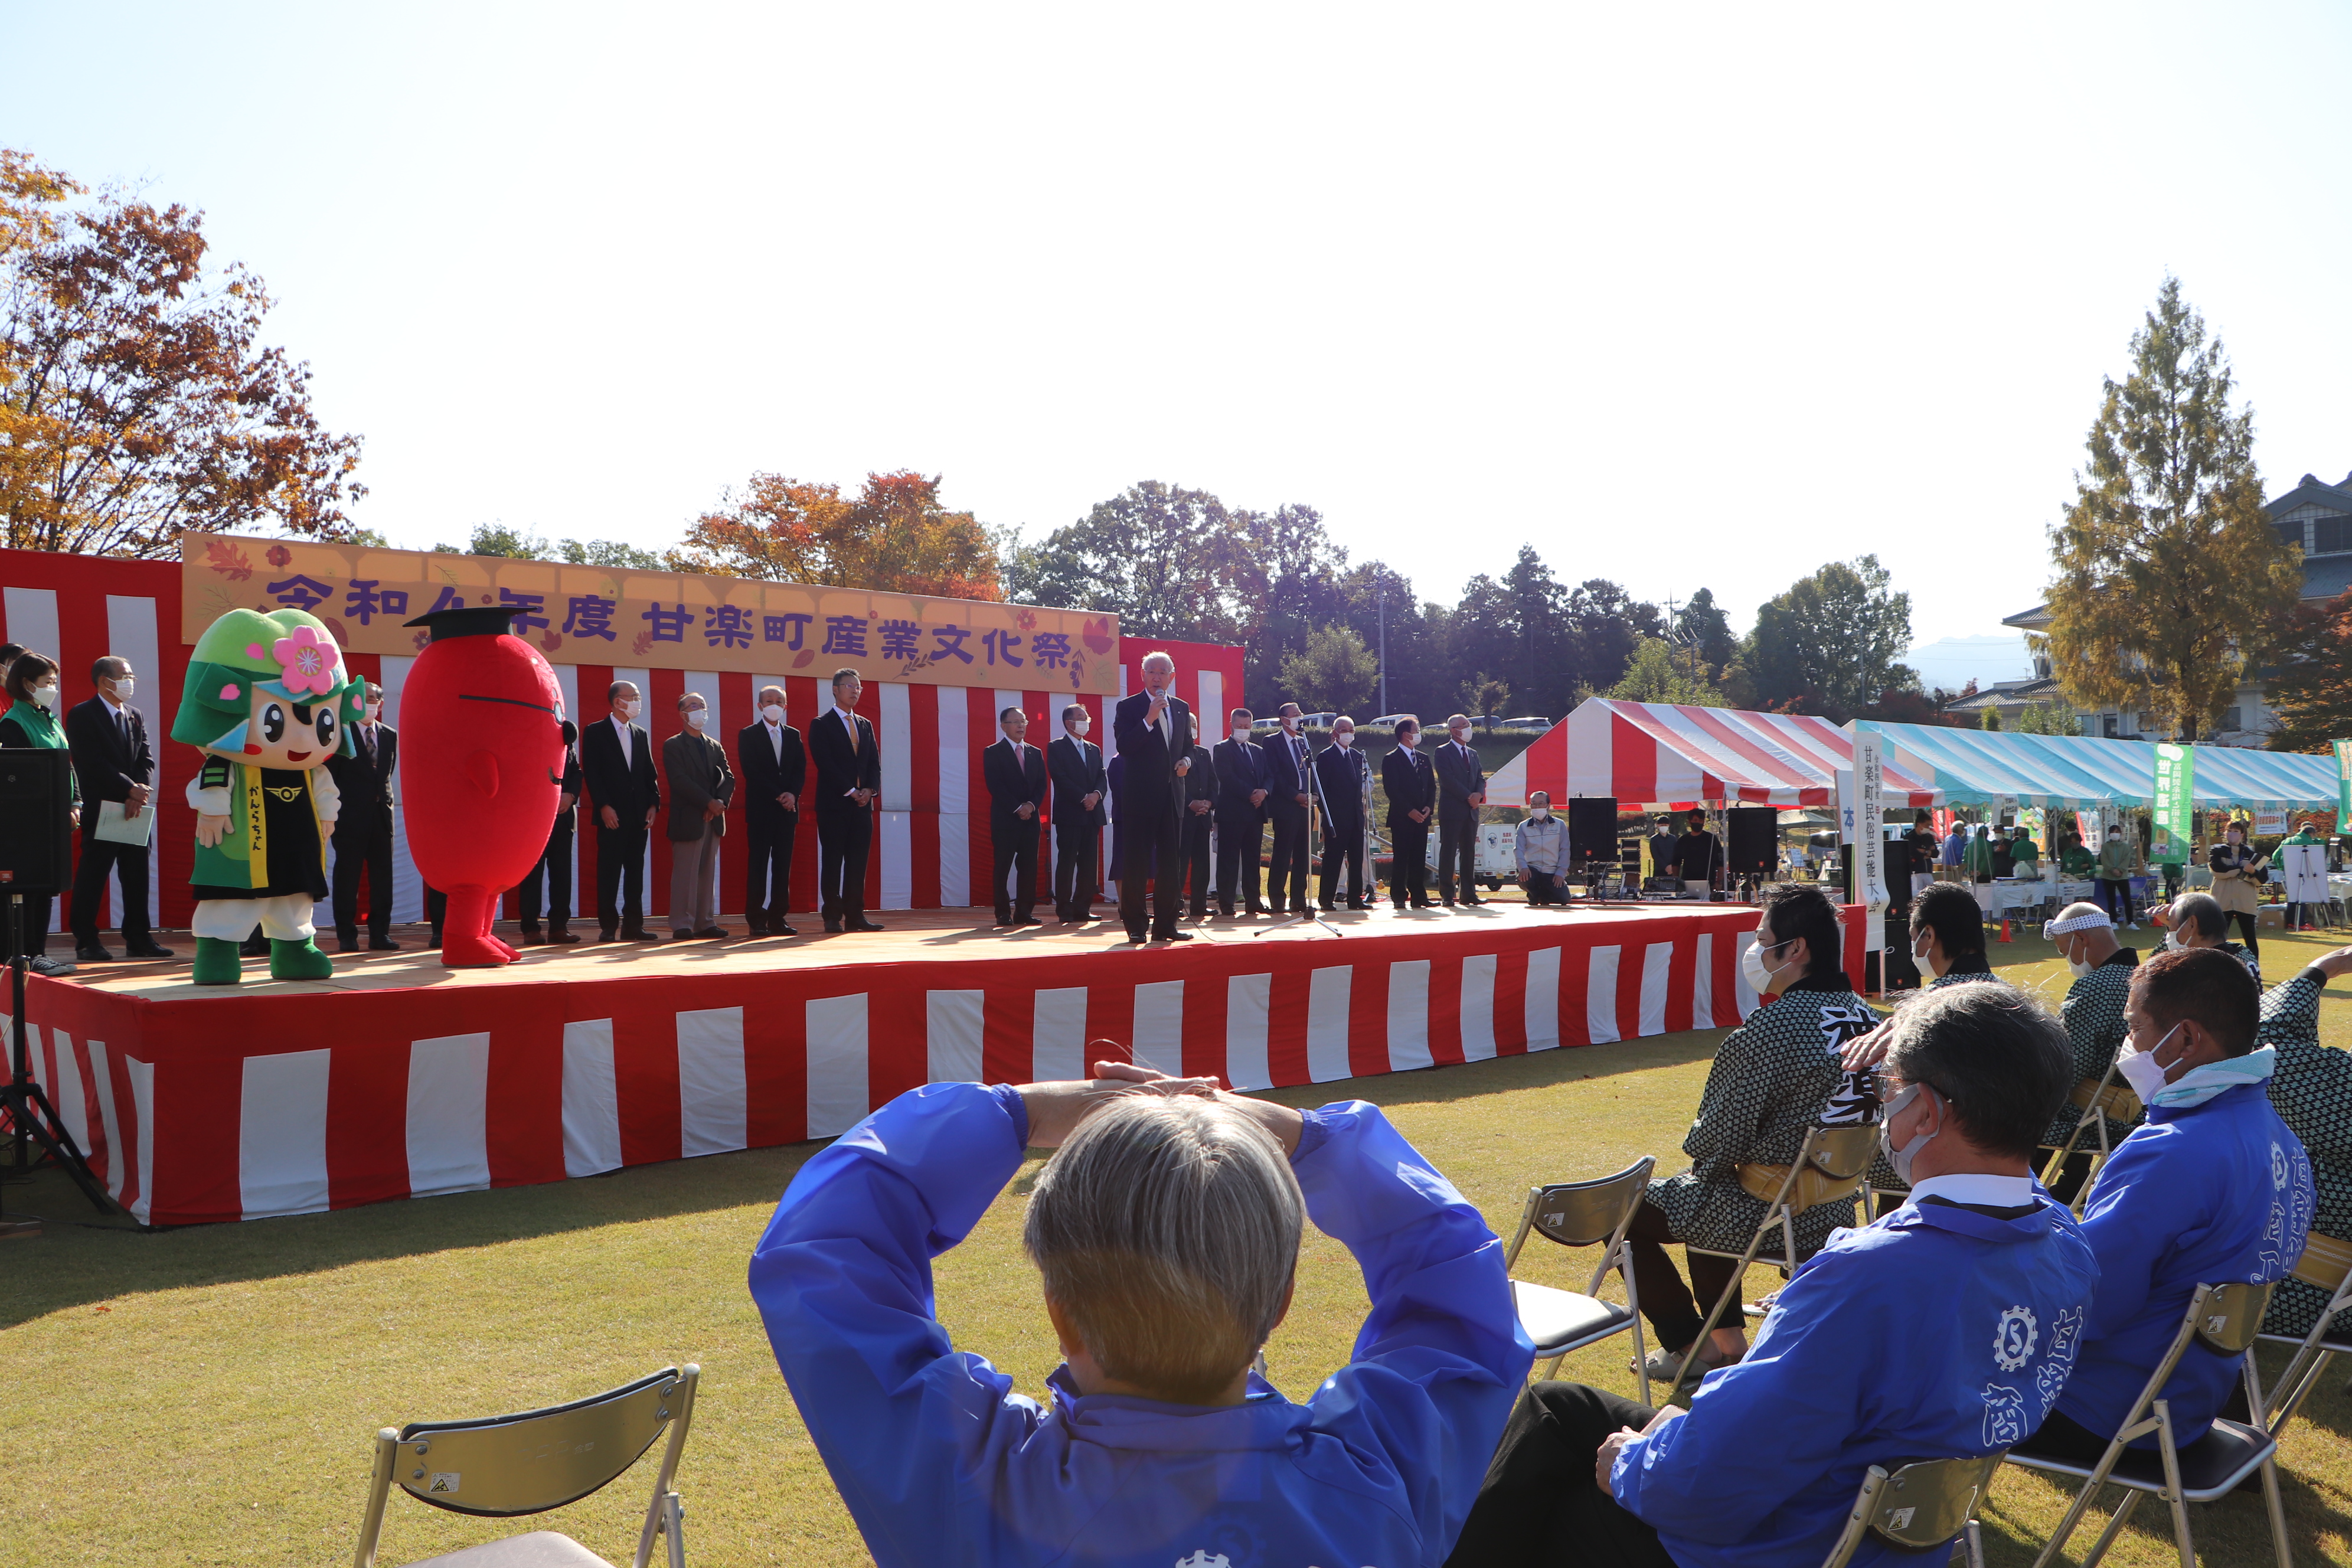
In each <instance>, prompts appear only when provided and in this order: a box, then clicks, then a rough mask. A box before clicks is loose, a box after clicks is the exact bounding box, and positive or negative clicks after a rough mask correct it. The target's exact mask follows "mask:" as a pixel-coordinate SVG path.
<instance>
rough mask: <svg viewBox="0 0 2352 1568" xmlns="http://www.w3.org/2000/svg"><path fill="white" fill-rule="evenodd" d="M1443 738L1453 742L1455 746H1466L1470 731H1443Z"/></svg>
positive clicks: (1468, 741)
mask: <svg viewBox="0 0 2352 1568" xmlns="http://www.w3.org/2000/svg"><path fill="white" fill-rule="evenodd" d="M1445 738H1446V739H1447V740H1449V741H1451V742H1454V744H1455V745H1457V746H1466V745H1468V744H1469V743H1470V731H1467V730H1448V731H1445Z"/></svg>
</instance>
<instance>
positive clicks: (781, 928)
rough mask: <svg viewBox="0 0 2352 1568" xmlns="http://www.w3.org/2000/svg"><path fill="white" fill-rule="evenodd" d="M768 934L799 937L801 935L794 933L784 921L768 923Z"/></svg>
mask: <svg viewBox="0 0 2352 1568" xmlns="http://www.w3.org/2000/svg"><path fill="white" fill-rule="evenodd" d="M768 934H769V935H770V936H798V935H800V934H801V933H800V932H798V931H794V930H793V928H792V927H791V926H789V925H787V924H785V923H784V922H783V921H769V922H768Z"/></svg>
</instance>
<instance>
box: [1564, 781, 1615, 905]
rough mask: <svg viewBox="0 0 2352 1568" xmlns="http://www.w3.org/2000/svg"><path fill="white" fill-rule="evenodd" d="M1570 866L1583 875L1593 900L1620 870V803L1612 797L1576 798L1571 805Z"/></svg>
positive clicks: (1569, 824) (1589, 796)
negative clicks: (1618, 813)
mask: <svg viewBox="0 0 2352 1568" xmlns="http://www.w3.org/2000/svg"><path fill="white" fill-rule="evenodd" d="M1568 863H1569V864H1570V866H1572V867H1574V868H1577V869H1578V870H1579V871H1580V872H1582V873H1583V875H1584V877H1585V879H1586V883H1585V885H1586V886H1587V887H1588V888H1589V889H1591V895H1592V896H1593V897H1594V898H1599V897H1601V895H1602V893H1603V891H1604V890H1605V889H1606V888H1607V886H1608V881H1609V877H1610V875H1611V874H1612V872H1616V871H1618V870H1620V869H1621V868H1620V866H1619V863H1618V858H1617V800H1616V797H1615V796H1613V795H1577V796H1574V797H1572V798H1571V799H1570V801H1569V803H1568Z"/></svg>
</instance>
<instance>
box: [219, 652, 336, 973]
mask: <svg viewBox="0 0 2352 1568" xmlns="http://www.w3.org/2000/svg"><path fill="white" fill-rule="evenodd" d="M365 691H366V682H365V681H362V680H357V679H352V677H351V674H350V672H349V671H348V670H346V669H345V668H344V667H343V658H342V654H341V650H340V649H338V648H337V647H335V642H334V638H333V637H332V636H331V635H330V634H329V632H328V631H327V628H326V626H324V625H323V624H322V623H321V622H320V621H319V620H318V618H317V617H315V616H310V615H308V614H306V613H305V612H303V611H301V610H274V611H271V612H270V613H268V614H267V615H264V614H262V613H261V612H260V611H258V610H231V611H230V612H229V613H228V614H226V615H225V616H222V617H221V618H220V619H219V620H216V621H215V622H214V623H213V624H212V626H210V627H208V628H207V629H206V630H205V635H204V637H202V638H201V639H199V640H198V642H197V643H196V646H195V650H194V653H193V654H191V655H190V657H189V659H188V684H187V689H186V690H185V692H184V694H183V695H182V697H181V699H180V711H179V713H178V715H177V716H176V717H175V718H173V721H172V739H173V740H174V741H184V742H187V743H188V744H189V745H192V746H194V747H195V748H196V749H197V750H198V751H200V752H204V753H205V760H204V765H203V766H202V767H201V768H199V769H198V770H197V773H196V777H195V781H194V783H192V784H189V785H188V804H189V805H192V806H194V808H195V811H196V869H195V875H194V879H193V880H194V892H195V896H196V913H195V919H194V921H192V922H191V926H192V929H193V930H194V932H195V937H196V971H195V981H196V984H199V985H234V984H236V983H237V981H238V980H239V978H241V975H240V972H239V971H240V966H239V964H238V963H237V945H238V943H240V942H243V941H244V939H245V937H246V934H247V932H249V931H252V930H253V928H254V925H255V924H256V923H257V922H258V923H259V925H260V926H261V930H262V932H263V934H264V935H266V936H268V938H269V973H270V977H271V978H272V979H276V980H323V979H325V978H327V977H328V976H329V975H331V974H332V973H334V972H335V962H334V960H333V959H331V958H329V957H328V956H327V955H326V954H325V953H323V952H320V951H319V948H318V944H317V943H316V942H313V941H312V940H311V938H312V937H314V936H315V935H316V934H317V928H316V927H314V926H313V925H312V924H311V923H310V908H311V906H312V905H313V904H314V903H316V902H317V901H318V900H320V899H323V898H325V897H326V896H327V838H328V835H329V833H330V831H331V828H332V827H333V826H334V821H335V813H336V808H337V805H338V797H337V795H336V792H335V782H334V780H333V778H332V777H331V776H330V775H329V773H327V770H326V769H325V767H324V766H323V765H322V764H323V763H325V762H326V760H327V759H328V758H329V757H330V756H331V755H333V754H334V753H335V752H343V753H344V754H346V755H349V754H351V752H352V725H353V724H354V723H356V722H357V721H358V720H359V717H360V707H361V704H362V700H363V698H364V694H365Z"/></svg>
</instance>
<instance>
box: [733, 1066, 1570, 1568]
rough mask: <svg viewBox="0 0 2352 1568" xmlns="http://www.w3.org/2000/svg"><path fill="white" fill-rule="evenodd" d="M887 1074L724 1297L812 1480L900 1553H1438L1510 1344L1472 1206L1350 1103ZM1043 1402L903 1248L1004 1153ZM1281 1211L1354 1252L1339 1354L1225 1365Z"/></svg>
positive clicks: (1264, 1300)
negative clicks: (1337, 1357)
mask: <svg viewBox="0 0 2352 1568" xmlns="http://www.w3.org/2000/svg"><path fill="white" fill-rule="evenodd" d="M1096 1071H1097V1074H1099V1075H1102V1076H1100V1077H1098V1078H1097V1079H1093V1080H1089V1081H1087V1082H1077V1083H1033V1084H1025V1085H1023V1086H1020V1087H1018V1088H1013V1087H1010V1086H996V1087H992V1088H983V1087H982V1086H981V1085H979V1084H972V1083H938V1084H931V1085H929V1086H928V1087H925V1088H922V1089H912V1090H909V1091H908V1092H907V1093H905V1094H902V1095H900V1096H898V1099H896V1100H892V1101H891V1102H890V1103H889V1104H887V1105H886V1106H884V1107H883V1108H882V1109H881V1110H877V1111H875V1112H874V1113H873V1114H872V1115H871V1116H868V1117H867V1118H866V1120H865V1121H862V1122H860V1123H859V1124H858V1125H857V1126H856V1127H854V1128H852V1129H851V1130H850V1131H848V1132H847V1133H845V1134H844V1135H843V1136H842V1137H841V1139H839V1140H838V1141H837V1142H835V1143H834V1144H833V1145H832V1146H831V1147H829V1148H827V1149H825V1150H824V1151H823V1152H820V1153H818V1154H817V1155H816V1156H815V1157H814V1158H813V1159H811V1160H810V1161H809V1162H808V1163H807V1164H805V1165H803V1167H802V1168H801V1170H800V1173H798V1174H797V1175H795V1176H794V1177H793V1181H792V1184H791V1185H790V1186H789V1187H787V1188H786V1189H785V1191H784V1195H783V1199H782V1202H781V1203H780V1204H779V1205H777V1208H776V1213H775V1217H774V1218H773V1219H772V1221H771V1222H770V1224H769V1226H768V1229H767V1233H766V1234H765V1235H764V1236H762V1237H761V1239H760V1243H759V1247H758V1248H757V1250H756V1251H755V1252H754V1253H753V1254H752V1258H751V1296H752V1299H753V1300H754V1301H756V1302H757V1303H758V1305H759V1308H760V1312H761V1317H762V1318H763V1319H764V1320H765V1321H766V1324H767V1329H768V1337H769V1340H770V1342H771V1343H772V1345H773V1347H774V1349H775V1353H776V1362H777V1364H778V1365H779V1366H780V1367H782V1370H783V1373H784V1379H785V1381H786V1383H787V1384H790V1385H791V1388H792V1391H793V1398H794V1400H795V1401H797V1402H798V1404H799V1406H800V1412H801V1417H802V1419H803V1421H805V1422H806V1423H807V1425H808V1429H809V1432H810V1435H811V1436H813V1437H814V1440H815V1443H816V1447H817V1451H818V1452H819V1453H820V1454H821V1455H822V1456H823V1457H824V1462H825V1465H826V1467H827V1468H829V1469H830V1470H831V1472H832V1475H833V1480H834V1484H835V1486H836V1487H838V1488H839V1489H840V1490H841V1495H842V1498H843V1500H844V1501H845V1502H846V1503H847V1504H848V1507H849V1511H850V1514H851V1516H852V1517H853V1518H854V1519H856V1521H857V1525H858V1528H859V1529H860V1530H861V1531H864V1532H865V1536H866V1546H867V1548H868V1550H870V1551H871V1552H873V1553H874V1556H875V1559H876V1561H877V1563H880V1564H882V1565H883V1568H898V1564H915V1563H921V1564H926V1565H928V1564H935V1563H947V1562H955V1563H1073V1564H1076V1563H1133V1564H1147V1563H1148V1564H1152V1565H1154V1568H1158V1565H1160V1564H1165V1563H1177V1562H1194V1563H1213V1562H1221V1561H1223V1560H1224V1559H1225V1558H1226V1557H1228V1556H1232V1557H1234V1558H1235V1560H1237V1561H1245V1562H1250V1563H1299V1564H1305V1563H1334V1564H1339V1563H1345V1564H1350V1565H1352V1564H1357V1563H1435V1562H1438V1561H1440V1560H1441V1559H1442V1558H1443V1557H1444V1555H1445V1553H1446V1552H1447V1551H1448V1550H1449V1549H1450V1548H1451V1546H1452V1544H1453V1541H1454V1535H1455V1534H1456V1533H1457V1532H1458V1531H1460V1529H1461V1526H1462V1521H1463V1518H1464V1517H1465V1514H1467V1513H1468V1511H1469V1508H1470V1504H1471V1502H1472V1500H1473V1499H1474V1498H1475V1495H1476V1492H1477V1488H1478V1481H1479V1478H1480V1477H1481V1476H1482V1475H1483V1474H1484V1473H1485V1471H1486V1463H1487V1460H1488V1459H1489V1458H1490V1457H1491V1456H1492V1455H1493V1453H1494V1451H1495V1443H1496V1438H1497V1437H1498V1436H1500V1435H1501V1433H1502V1430H1503V1427H1504V1425H1505V1423H1506V1422H1507V1420H1508V1419H1509V1417H1510V1413H1511V1407H1512V1405H1513V1404H1514V1403H1515V1402H1516V1401H1517V1398H1518V1395H1519V1392H1520V1387H1521V1384H1523V1382H1524V1381H1525V1379H1526V1377H1527V1374H1528V1363H1530V1361H1532V1359H1533V1348H1532V1346H1531V1345H1530V1344H1529V1343H1528V1339H1527V1336H1526V1335H1525V1334H1524V1333H1523V1332H1522V1331H1520V1328H1519V1321H1518V1313H1517V1309H1516V1306H1515V1304H1514V1302H1513V1300H1512V1297H1511V1289H1510V1284H1509V1281H1508V1279H1507V1278H1506V1276H1505V1272H1504V1268H1503V1247H1502V1245H1501V1243H1499V1242H1498V1241H1496V1238H1495V1237H1494V1234H1493V1233H1492V1232H1491V1231H1489V1230H1488V1229H1487V1228H1486V1222H1485V1221H1484V1220H1483V1219H1482V1218H1480V1217H1479V1214H1478V1211H1477V1210H1476V1209H1475V1208H1474V1207H1472V1206H1471V1205H1470V1204H1469V1203H1468V1202H1467V1201H1465V1199H1464V1198H1463V1197H1462V1195H1461V1194H1459V1193H1457V1192H1455V1191H1454V1187H1453V1185H1452V1184H1450V1183H1448V1182H1447V1181H1446V1180H1445V1178H1444V1177H1443V1176H1441V1175H1439V1174H1438V1173H1436V1172H1435V1171H1433V1170H1432V1169H1431V1168H1430V1166H1429V1163H1428V1162H1427V1161H1425V1160H1423V1158H1422V1157H1421V1155H1420V1154H1418V1153H1416V1152H1414V1151H1413V1149H1412V1145H1410V1144H1408V1143H1407V1142H1405V1141H1404V1140H1403V1139H1402V1137H1400V1136H1399V1135H1398V1133H1397V1131H1396V1130H1395V1129H1394V1128H1392V1127H1391V1126H1390V1125H1389V1122H1388V1121H1387V1119H1386V1118H1385V1117H1383V1116H1382V1115H1381V1112H1380V1111H1379V1110H1377V1109H1375V1108H1374V1107H1372V1106H1370V1105H1367V1104H1364V1103H1362V1102H1361V1101H1348V1102H1343V1103H1340V1104H1336V1105H1328V1106H1325V1107H1324V1108H1323V1109H1322V1110H1308V1111H1305V1112H1301V1111H1297V1110H1292V1109H1290V1108H1288V1107H1286V1106H1281V1105H1276V1104H1273V1103H1270V1102H1268V1101H1265V1100H1247V1099H1243V1098H1240V1097H1238V1096H1234V1095H1232V1094H1225V1093H1219V1092H1217V1091H1216V1089H1215V1087H1214V1084H1213V1081H1212V1080H1208V1079H1181V1080H1179V1079H1167V1078H1163V1077H1161V1076H1160V1075H1159V1074H1157V1073H1151V1072H1148V1071H1144V1070H1142V1069H1139V1068H1129V1067H1125V1066H1123V1065H1121V1064H1118V1063H1101V1064H1098V1065H1097V1068H1096ZM1056 1144H1058V1145H1060V1148H1059V1152H1056V1153H1055V1155H1054V1156H1053V1158H1052V1159H1051V1160H1049V1161H1047V1162H1046V1163H1045V1169H1044V1170H1043V1171H1042V1172H1041V1173H1039V1174H1038V1176H1037V1179H1036V1184H1035V1186H1034V1190H1033V1191H1032V1192H1031V1194H1030V1195H1029V1199H1028V1214H1027V1220H1026V1231H1025V1235H1024V1240H1025V1242H1026V1244H1027V1247H1028V1250H1029V1256H1030V1258H1032V1259H1033V1260H1034V1262H1035V1263H1036V1265H1037V1268H1038V1270H1039V1272H1040V1273H1041V1274H1042V1275H1043V1276H1044V1281H1043V1284H1044V1293H1045V1312H1046V1315H1047V1317H1048V1318H1050V1319H1051V1321H1052V1322H1053V1325H1054V1331H1055V1334H1056V1335H1058V1336H1059V1338H1060V1341H1061V1347H1062V1354H1063V1357H1064V1363H1063V1365H1062V1366H1061V1367H1060V1369H1059V1370H1057V1371H1056V1372H1055V1373H1054V1374H1053V1376H1052V1377H1051V1378H1050V1379H1048V1383H1049V1385H1050V1386H1051V1388H1052V1389H1053V1396H1054V1397H1053V1404H1052V1405H1050V1406H1041V1405H1038V1404H1036V1403H1035V1402H1034V1401H1032V1400H1030V1399H1028V1398H1025V1397H1024V1396H1023V1395H1021V1394H1015V1393H1013V1380H1012V1379H1011V1378H1010V1377H1007V1376H1006V1375H1005V1374H1004V1373H1001V1372H999V1371H997V1370H996V1369H995V1368H994V1367H993V1366H992V1365H990V1364H989V1363H988V1362H987V1361H986V1360H985V1359H983V1358H982V1357H981V1356H978V1355H975V1354H972V1353H971V1352H958V1351H956V1350H955V1349H954V1348H953V1347H952V1346H950V1343H949V1342H948V1335H947V1331H946V1330H945V1329H943V1328H942V1327H940V1323H939V1321H938V1319H937V1317H936V1315H935V1308H934V1302H933V1296H932V1280H931V1259H932V1258H935V1257H937V1256H938V1255H939V1254H940V1253H942V1252H945V1251H947V1250H948V1249H949V1248H950V1247H954V1246H955V1245H956V1244H957V1243H958V1242H960V1241H961V1240H962V1239H963V1238H964V1237H965V1236H966V1235H967V1234H968V1233H969V1232H970V1231H971V1227H972V1226H973V1225H975V1224H976V1223H977V1222H978V1221H979V1219H980V1217H981V1215H982V1212H983V1211H985V1210H986V1209H987V1207H988V1205H989V1204H990V1203H991V1202H992V1201H993V1200H994V1199H995V1197H996V1195H997V1194H998V1193H999V1192H1001V1191H1002V1190H1003V1187H1004V1184H1005V1183H1007V1182H1008V1181H1010V1180H1011V1179H1012V1178H1013V1174H1014V1173H1016V1172H1018V1171H1019V1170H1020V1169H1021V1162H1022V1151H1023V1150H1024V1148H1029V1147H1043V1148H1051V1147H1054V1146H1055V1145H1056ZM1302 1217H1303V1218H1305V1219H1311V1220H1313V1221H1314V1222H1315V1224H1316V1226H1318V1227H1319V1228H1320V1229H1321V1230H1323V1231H1324V1232H1325V1234H1327V1235H1328V1236H1330V1237H1333V1238H1335V1239H1337V1240H1338V1241H1339V1242H1341V1243H1342V1244H1344V1245H1345V1246H1346V1247H1348V1248H1349V1250H1350V1251H1352V1252H1353V1253H1354V1254H1355V1256H1356V1259H1357V1261H1358V1262H1359V1263H1360V1265H1361V1266H1362V1268H1363V1273H1364V1284H1365V1289H1366V1290H1367V1291H1368V1292H1369V1293H1370V1297H1371V1303H1372V1307H1371V1315H1370V1317H1369V1318H1368V1319H1367V1320H1366V1321H1365V1323H1364V1326H1363V1328H1362V1330H1361V1331H1360V1332H1359V1334H1358V1336H1357V1339H1356V1352H1355V1360H1354V1361H1353V1362H1351V1363H1349V1365H1347V1366H1344V1367H1342V1368H1340V1369H1339V1371H1338V1372H1336V1373H1333V1374H1331V1376H1330V1377H1329V1378H1328V1379H1326V1380H1325V1381H1324V1382H1323V1384H1322V1385H1321V1386H1320V1388H1318V1391H1317V1393H1316V1394H1315V1397H1314V1398H1313V1399H1312V1400H1311V1401H1309V1402H1308V1403H1307V1404H1306V1405H1294V1404H1292V1403H1291V1402H1290V1401H1289V1400H1287V1399H1286V1398H1284V1397H1283V1396H1282V1394H1279V1393H1277V1392H1276V1391H1275V1389H1274V1388H1273V1387H1272V1386H1271V1385H1270V1384H1267V1383H1266V1382H1265V1380H1264V1379H1263V1378H1261V1377H1259V1376H1258V1375H1257V1374H1256V1373H1255V1372H1253V1371H1252V1370H1251V1363H1252V1361H1253V1359H1254V1358H1255V1356H1256V1354H1257V1352H1258V1351H1259V1348H1260V1347H1261V1346H1263V1345H1264V1344H1265V1341H1266V1338H1267V1336H1268V1335H1270V1334H1271V1333H1273V1331H1274V1330H1275V1328H1276V1325H1277V1324H1279V1323H1280V1322H1281V1321H1282V1318H1283V1314H1284V1312H1285V1311H1286V1310H1287V1309H1288V1307H1289V1305H1290V1292H1291V1285H1292V1280H1293V1275H1294V1271H1295V1269H1296V1268H1297V1257H1298V1244H1299V1235H1300V1226H1301V1220H1302Z"/></svg>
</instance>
